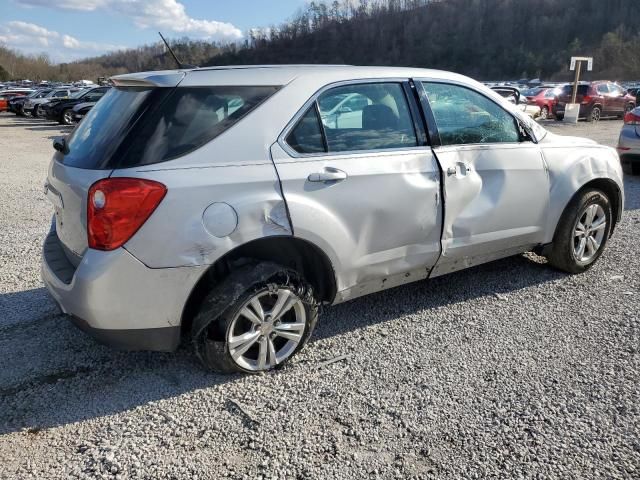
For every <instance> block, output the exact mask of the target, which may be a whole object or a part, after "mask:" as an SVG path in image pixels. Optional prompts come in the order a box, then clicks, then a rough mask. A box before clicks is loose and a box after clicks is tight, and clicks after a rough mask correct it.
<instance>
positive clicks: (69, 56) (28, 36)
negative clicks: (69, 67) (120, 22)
mask: <svg viewBox="0 0 640 480" xmlns="http://www.w3.org/2000/svg"><path fill="white" fill-rule="evenodd" d="M0 43H2V44H5V45H7V46H9V47H11V48H17V49H19V50H21V51H23V52H25V53H32V54H33V53H35V54H39V53H42V52H43V51H44V52H45V53H48V54H49V56H50V57H51V59H52V60H54V61H69V60H74V59H78V58H83V57H87V56H90V55H95V54H97V53H103V52H106V51H109V50H120V49H124V48H125V47H123V46H121V45H111V44H104V43H96V42H85V41H81V40H78V39H77V38H75V37H72V36H71V35H66V34H61V33H59V32H56V31H53V30H48V29H46V28H44V27H42V26H40V25H36V24H35V23H28V22H20V21H12V22H7V23H5V24H0Z"/></svg>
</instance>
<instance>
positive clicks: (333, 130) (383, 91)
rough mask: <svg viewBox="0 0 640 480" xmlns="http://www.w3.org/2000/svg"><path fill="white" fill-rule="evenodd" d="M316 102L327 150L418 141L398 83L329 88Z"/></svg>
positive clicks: (374, 147) (375, 147)
mask: <svg viewBox="0 0 640 480" xmlns="http://www.w3.org/2000/svg"><path fill="white" fill-rule="evenodd" d="M318 105H319V110H320V118H321V120H322V125H323V127H324V132H325V135H326V139H327V146H328V149H329V152H349V151H360V150H383V149H388V148H406V147H415V146H417V145H418V140H417V137H416V131H415V128H414V125H413V119H412V117H411V113H410V111H409V104H408V102H407V98H406V97H405V94H404V90H403V88H402V85H401V84H400V83H371V84H353V85H346V86H344V87H336V88H332V89H331V90H328V91H326V92H324V93H323V94H322V95H321V96H320V97H319V98H318ZM329 106H330V108H329Z"/></svg>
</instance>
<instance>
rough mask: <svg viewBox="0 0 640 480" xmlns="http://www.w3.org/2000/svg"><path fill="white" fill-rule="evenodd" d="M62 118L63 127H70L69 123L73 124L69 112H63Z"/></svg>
mask: <svg viewBox="0 0 640 480" xmlns="http://www.w3.org/2000/svg"><path fill="white" fill-rule="evenodd" d="M62 118H63V120H64V123H65V125H71V122H73V115H72V114H71V110H67V111H65V112H64V114H63V115H62Z"/></svg>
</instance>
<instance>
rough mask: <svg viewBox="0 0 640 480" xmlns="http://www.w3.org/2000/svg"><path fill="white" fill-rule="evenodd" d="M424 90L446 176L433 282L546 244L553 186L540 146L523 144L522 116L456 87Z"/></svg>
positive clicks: (429, 84)
mask: <svg viewBox="0 0 640 480" xmlns="http://www.w3.org/2000/svg"><path fill="white" fill-rule="evenodd" d="M421 86H422V88H424V93H425V95H424V97H423V98H424V101H425V103H427V105H426V108H427V109H430V112H431V113H432V118H431V121H432V122H433V121H435V126H436V128H437V136H438V137H439V140H438V142H439V144H440V145H434V149H433V150H434V152H435V155H436V157H437V159H438V161H439V162H440V165H441V167H442V170H443V178H444V197H445V198H444V210H445V215H444V228H443V235H442V256H441V258H440V260H439V261H438V264H437V265H436V267H435V269H434V271H433V273H432V276H437V275H441V274H444V273H448V272H452V271H455V270H460V269H462V268H466V267H469V266H472V265H476V264H479V263H484V262H487V261H491V260H495V259H497V258H501V257H505V256H509V255H513V254H516V253H520V252H522V251H525V250H526V249H528V248H531V247H533V246H535V245H537V244H538V243H540V242H542V241H543V235H544V224H545V219H546V212H547V206H548V203H549V180H548V174H547V170H546V168H545V164H544V160H543V157H542V154H541V152H540V149H539V148H538V146H537V145H536V144H535V143H533V142H532V141H531V140H525V139H523V138H522V134H521V132H520V129H519V128H518V123H517V121H516V119H515V117H514V116H513V115H512V114H511V113H509V112H508V111H507V110H505V109H504V108H503V107H502V106H500V105H499V104H498V103H496V102H494V100H493V99H491V98H489V97H488V96H485V95H484V94H482V93H480V92H478V91H475V90H471V89H469V88H467V87H464V86H461V85H455V84H448V83H436V82H428V81H424V82H422V85H421ZM418 87H419V88H420V85H418ZM429 116H430V115H428V117H429Z"/></svg>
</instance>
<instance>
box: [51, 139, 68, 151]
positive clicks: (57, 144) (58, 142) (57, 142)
mask: <svg viewBox="0 0 640 480" xmlns="http://www.w3.org/2000/svg"><path fill="white" fill-rule="evenodd" d="M53 148H54V149H55V150H57V151H58V152H60V153H62V154H63V155H66V154H67V153H69V147H68V146H67V140H66V139H65V138H64V137H56V138H54V139H53Z"/></svg>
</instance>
